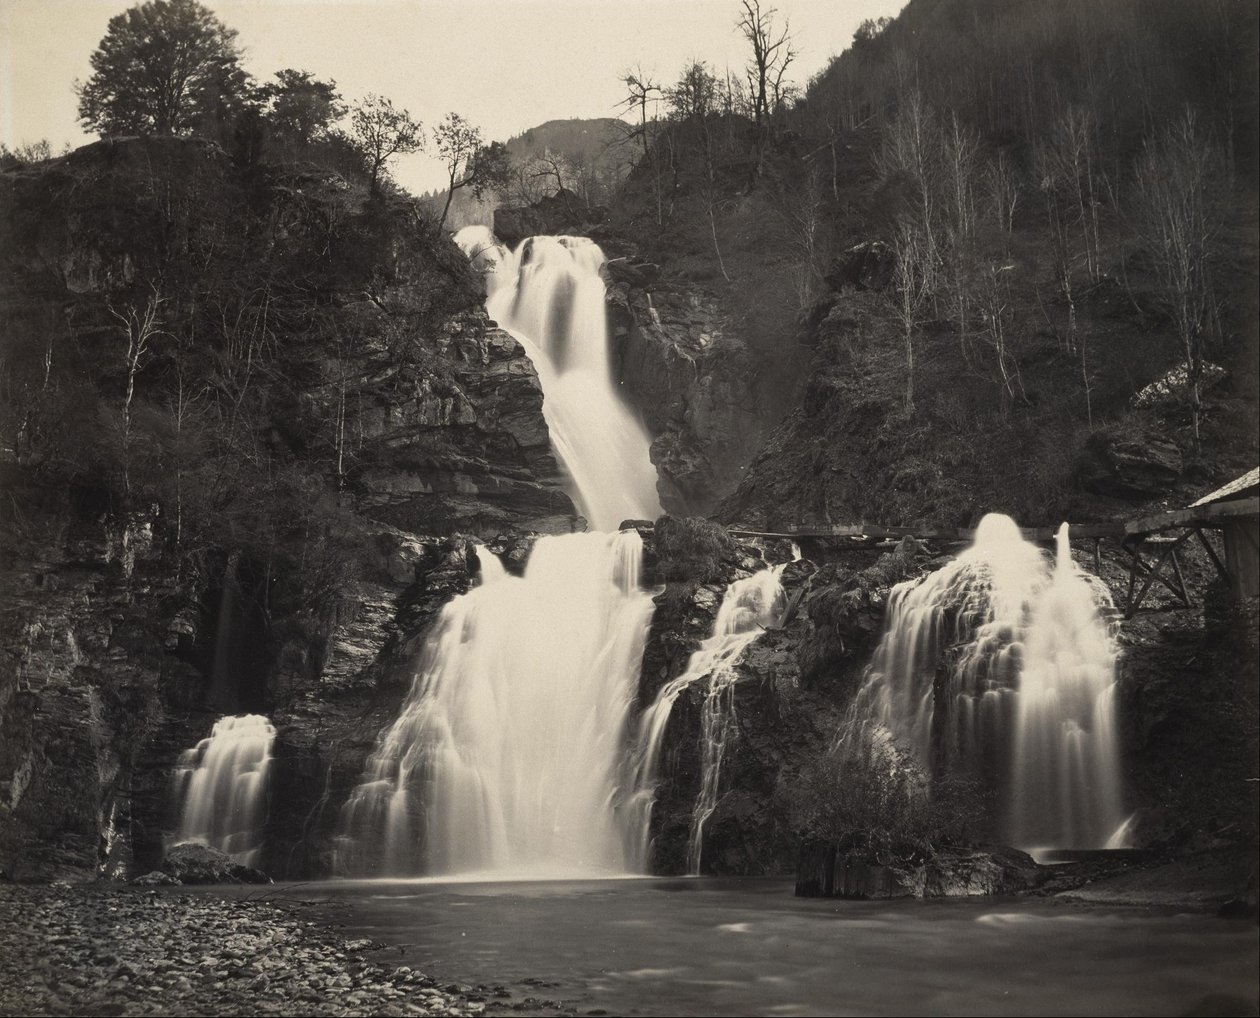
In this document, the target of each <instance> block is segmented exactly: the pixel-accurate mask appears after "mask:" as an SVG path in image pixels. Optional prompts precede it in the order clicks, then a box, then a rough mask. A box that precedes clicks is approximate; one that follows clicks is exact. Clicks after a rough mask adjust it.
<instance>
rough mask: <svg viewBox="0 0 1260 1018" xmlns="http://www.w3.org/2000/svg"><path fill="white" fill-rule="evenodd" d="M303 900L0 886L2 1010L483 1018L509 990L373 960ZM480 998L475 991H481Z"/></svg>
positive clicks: (361, 943)
mask: <svg viewBox="0 0 1260 1018" xmlns="http://www.w3.org/2000/svg"><path fill="white" fill-rule="evenodd" d="M382 946H383V945H380V944H375V943H372V942H371V941H367V940H344V939H342V938H340V937H338V936H337V935H336V934H334V933H332V932H331V931H329V930H328V929H326V928H323V927H321V926H319V925H317V924H316V923H313V922H310V921H309V920H304V919H302V918H301V916H300V914H299V913H298V911H297V906H295V905H289V904H281V903H277V902H268V901H258V900H251V899H249V898H244V899H240V898H238V899H234V900H231V899H223V898H220V897H217V896H208V895H207V896H203V895H199V894H198V895H191V894H186V893H179V892H177V891H173V890H171V891H167V890H162V891H156V890H141V889H140V888H122V887H118V886H103V885H96V886H89V885H80V886H76V887H71V886H69V885H65V884H55V885H52V886H24V885H0V1015H56V1014H111V1015H185V1014H214V1015H304V1014H320V1015H365V1014H371V1015H479V1014H482V1013H484V1012H485V1011H486V1009H487V1001H490V1000H493V1001H495V1002H496V1003H497V1004H498V1005H499V1006H498V1008H496V1009H501V1010H507V1009H511V1003H510V1002H508V1001H507V1000H506V999H505V998H507V996H508V993H507V991H506V990H505V989H504V988H502V987H477V988H473V987H467V986H456V985H454V984H451V985H446V986H440V985H439V984H438V982H437V981H436V980H435V979H433V978H432V977H430V976H427V975H425V974H424V973H423V972H418V971H415V970H414V969H412V968H410V967H408V966H406V965H399V966H397V967H395V966H393V965H386V964H382V963H380V962H379V961H373V960H371V958H372V954H373V953H374V952H377V951H379V950H380V949H381V948H382ZM478 998H480V999H478Z"/></svg>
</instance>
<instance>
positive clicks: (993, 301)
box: [977, 263, 1023, 414]
mask: <svg viewBox="0 0 1260 1018" xmlns="http://www.w3.org/2000/svg"><path fill="white" fill-rule="evenodd" d="M1010 271H1011V266H1009V265H994V264H993V263H989V264H988V265H986V266H985V267H984V269H983V271H982V272H981V273H980V285H979V288H978V294H977V296H978V303H979V305H980V315H981V318H982V319H983V320H984V327H985V328H984V336H985V338H986V339H987V340H988V342H989V345H990V346H992V347H993V353H994V359H995V360H996V362H997V369H998V376H999V377H1000V378H1001V380H1002V388H1001V406H1002V413H1003V414H1005V413H1006V412H1007V410H1008V409H1009V408H1010V405H1011V403H1012V402H1014V400H1015V393H1016V388H1020V389H1021V390H1022V387H1023V383H1022V381H1021V380H1020V373H1019V364H1018V362H1017V361H1016V359H1015V356H1014V354H1013V353H1012V351H1011V349H1010V339H1009V336H1008V333H1007V329H1008V320H1009V318H1010V310H1011V300H1010V287H1009V284H1008V276H1009V274H1010Z"/></svg>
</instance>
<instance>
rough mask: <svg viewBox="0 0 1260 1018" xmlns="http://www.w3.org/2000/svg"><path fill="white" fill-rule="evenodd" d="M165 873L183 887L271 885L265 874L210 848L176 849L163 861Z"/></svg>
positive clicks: (188, 845) (178, 847)
mask: <svg viewBox="0 0 1260 1018" xmlns="http://www.w3.org/2000/svg"><path fill="white" fill-rule="evenodd" d="M162 872H163V873H166V874H169V875H170V876H171V877H173V878H174V880H175V881H176V882H177V883H181V884H269V883H271V878H270V877H268V876H267V874H265V873H263V872H262V871H261V870H256V869H253V868H252V867H250V866H242V865H241V864H240V863H238V862H236V861H235V860H233V859H232V857H231V856H229V855H226V854H225V853H223V852H220V851H219V850H218V849H214V848H210V847H209V846H207V845H197V844H192V843H185V844H182V845H176V846H175V847H174V848H172V849H171V850H170V851H169V852H167V854H166V858H165V859H164V860H162Z"/></svg>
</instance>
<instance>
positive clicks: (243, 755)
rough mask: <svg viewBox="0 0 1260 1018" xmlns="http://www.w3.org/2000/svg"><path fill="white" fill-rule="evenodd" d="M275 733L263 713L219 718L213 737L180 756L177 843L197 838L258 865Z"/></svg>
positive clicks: (241, 861)
mask: <svg viewBox="0 0 1260 1018" xmlns="http://www.w3.org/2000/svg"><path fill="white" fill-rule="evenodd" d="M275 737H276V730H275V728H273V727H272V725H271V722H270V721H268V720H267V719H266V718H265V717H262V716H261V715H259V714H246V715H244V716H242V717H228V718H220V719H219V720H218V721H216V722H215V725H214V728H213V729H212V730H211V732H210V735H209V737H208V738H205V739H202V740H201V741H200V742H199V743H197V745H196V746H195V747H193V748H192V749H188V750H185V751H184V752H183V753H181V754H180V757H179V763H178V765H177V766H176V769H175V774H174V779H173V780H174V784H175V789H174V791H175V796H176V801H177V802H179V803H180V820H179V829H178V831H177V832H176V834H175V841H176V843H179V842H186V841H193V842H198V843H199V844H202V845H209V846H210V847H211V848H217V849H219V851H221V852H226V853H227V854H228V855H230V856H232V857H233V858H234V859H235V860H236V861H237V862H240V863H243V864H244V865H246V866H254V865H257V863H258V857H259V855H260V853H261V849H262V823H263V820H264V819H265V816H264V810H265V806H266V789H267V771H268V769H269V768H270V765H271V744H272V742H273V741H274V739H275Z"/></svg>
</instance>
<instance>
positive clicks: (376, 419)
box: [0, 138, 577, 879]
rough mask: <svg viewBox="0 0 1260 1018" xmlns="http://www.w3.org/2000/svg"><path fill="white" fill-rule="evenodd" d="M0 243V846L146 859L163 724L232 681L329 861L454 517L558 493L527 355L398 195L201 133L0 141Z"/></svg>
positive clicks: (517, 533) (158, 843)
mask: <svg viewBox="0 0 1260 1018" xmlns="http://www.w3.org/2000/svg"><path fill="white" fill-rule="evenodd" d="M0 251H2V252H3V256H2V258H3V275H2V276H0V321H5V322H6V323H7V330H6V333H5V335H4V337H3V350H2V351H0V353H2V354H3V357H4V359H5V363H6V366H7V367H9V368H10V369H11V370H12V371H13V372H15V373H14V374H13V375H11V376H9V377H10V383H9V384H10V386H11V389H12V392H13V394H14V396H15V399H14V401H13V402H12V403H11V405H9V406H5V407H4V408H3V421H2V423H3V430H2V434H3V443H2V444H0V472H2V483H3V486H4V490H5V494H6V499H5V500H4V501H5V504H4V506H3V508H2V509H0V527H2V530H0V577H2V580H3V586H2V587H0V872H3V873H4V874H7V875H9V876H13V877H16V878H18V879H41V878H48V877H52V876H68V877H80V878H85V877H93V876H95V875H97V874H99V873H104V874H106V875H110V876H115V875H121V874H125V873H128V872H137V871H139V872H144V871H147V870H150V869H153V868H154V867H155V866H156V865H157V863H158V862H159V861H160V858H161V855H162V853H163V851H164V848H165V841H166V839H168V838H169V836H170V834H171V832H172V831H173V830H174V827H175V825H176V821H177V817H175V816H174V815H173V802H172V789H171V781H170V777H171V770H172V766H173V764H174V761H175V760H176V758H177V756H178V754H179V752H180V751H181V750H182V749H185V748H188V747H190V746H192V745H195V743H196V742H197V741H198V740H199V739H201V738H203V737H204V736H205V735H207V734H208V733H209V730H210V728H211V726H212V724H213V722H214V720H215V718H216V717H217V716H218V715H220V714H222V713H225V712H226V713H231V712H243V711H245V710H249V711H255V712H259V713H266V714H267V715H269V716H270V717H271V719H272V720H273V721H274V722H275V724H276V725H277V728H278V729H279V736H278V738H277V741H276V747H275V752H276V757H277V760H276V764H275V767H274V768H273V776H274V779H275V780H274V782H273V793H272V800H271V811H270V817H271V819H270V821H269V830H268V834H269V844H270V846H271V848H270V851H269V857H268V859H267V860H266V864H267V866H268V867H269V868H271V869H272V870H273V871H274V872H276V873H279V874H299V873H303V874H309V873H311V872H316V871H319V872H326V871H327V865H328V862H329V859H330V857H331V847H330V846H331V840H330V839H331V837H332V832H333V829H334V828H335V821H336V807H337V806H339V805H340V802H341V801H342V800H343V799H344V792H345V790H346V787H347V786H348V785H350V784H353V781H354V780H355V778H357V776H358V774H359V773H360V771H361V769H362V764H363V760H364V758H365V756H366V754H367V752H368V751H369V750H370V748H371V745H372V742H373V740H374V738H375V735H376V733H377V731H379V729H380V728H381V727H382V726H383V725H384V724H385V723H387V722H388V720H390V718H391V717H392V716H393V713H394V712H395V711H396V709H397V706H398V704H399V703H400V702H401V700H402V698H403V696H405V694H406V691H407V688H408V685H409V681H410V672H409V661H410V657H411V656H412V654H413V653H414V651H415V649H416V647H417V645H418V641H419V640H421V639H422V638H423V633H424V631H425V629H426V628H427V625H428V623H429V622H430V621H431V620H432V618H433V617H434V615H435V614H436V613H437V611H439V610H440V608H441V606H442V604H444V603H445V602H446V601H447V600H449V598H450V597H452V596H454V595H455V594H457V593H460V592H462V591H464V590H466V589H467V588H468V585H469V584H470V582H472V577H473V575H475V572H476V562H475V559H474V558H471V557H470V555H469V547H470V540H471V538H472V537H474V536H475V537H478V538H480V539H482V540H486V541H489V542H492V543H493V542H494V541H496V540H498V539H500V537H501V540H502V542H503V545H502V546H503V547H504V548H507V547H509V546H510V547H511V548H516V547H517V546H518V545H519V544H520V542H521V540H522V539H523V538H524V537H526V536H527V535H528V534H531V533H536V532H566V531H568V530H571V529H572V528H573V527H574V526H575V525H576V523H577V517H576V516H575V513H574V509H573V505H572V502H571V501H570V499H569V498H568V496H567V495H566V494H565V493H564V492H563V490H562V488H561V477H560V471H559V468H558V467H557V464H556V462H555V459H554V458H553V456H552V454H551V451H550V446H549V441H548V434H547V427H546V423H545V421H544V420H543V417H542V391H541V388H540V387H539V384H538V379H537V375H536V374H535V372H534V369H533V366H532V364H531V363H530V361H529V359H528V357H527V356H526V355H525V353H524V351H523V349H522V348H521V346H520V345H519V344H518V343H517V342H516V341H515V340H514V339H513V338H512V337H511V336H510V335H508V334H507V333H506V332H504V331H503V330H501V329H498V328H496V327H494V326H492V325H491V324H490V323H489V321H488V320H487V318H486V316H485V314H484V312H483V311H482V310H480V308H479V306H478V305H479V302H480V300H479V296H478V294H477V288H476V285H475V282H474V280H473V279H472V277H471V274H470V273H469V270H468V268H467V264H466V262H465V260H464V258H463V257H462V255H460V253H459V252H458V250H457V249H456V248H455V247H454V245H453V244H451V243H450V241H449V240H448V239H446V238H444V237H434V236H433V235H432V234H431V232H429V231H428V228H427V227H426V226H425V225H424V223H423V222H422V221H421V220H419V219H417V217H416V216H415V215H414V210H413V209H412V208H411V207H410V206H409V205H408V204H407V203H406V202H404V201H394V200H391V199H372V200H368V198H367V196H366V194H365V193H364V192H363V191H361V190H357V189H356V188H355V187H354V186H353V185H350V184H348V183H347V182H346V181H345V180H342V179H341V178H340V177H338V176H337V175H336V174H335V173H330V172H314V171H308V170H304V171H302V172H300V173H288V172H281V171H278V170H275V169H274V168H271V167H258V166H254V167H252V168H251V167H245V168H241V167H240V166H239V165H238V164H237V163H236V162H235V161H234V160H233V159H231V158H229V157H228V155H227V154H226V153H224V152H223V151H222V150H221V149H219V148H218V147H217V146H215V145H214V144H212V143H206V142H204V141H201V140H196V139H177V138H152V139H131V140H122V141H118V142H112V143H111V142H102V143H98V144H94V145H91V146H87V147H85V148H83V149H80V150H78V151H76V152H74V153H72V154H71V155H69V156H67V157H64V158H62V159H58V160H53V161H50V162H48V163H45V164H40V165H36V166H28V167H23V168H20V169H17V170H13V171H10V172H6V173H4V174H0ZM152 295H156V296H157V297H158V298H160V300H159V303H158V305H157V307H158V313H157V322H158V324H159V326H160V327H161V331H160V333H159V334H157V335H155V336H154V337H153V339H152V341H151V343H150V346H149V347H148V348H147V350H146V352H145V354H144V356H143V357H139V358H137V360H136V369H135V370H134V371H133V372H132V377H131V378H129V377H128V371H127V364H128V362H127V337H126V333H125V327H124V324H123V318H119V317H118V315H117V314H115V312H121V313H122V314H123V316H124V318H125V316H126V311H127V309H129V308H131V309H134V308H140V309H143V307H144V302H145V301H146V300H148V299H149V298H150V297H151V296H152ZM132 382H134V396H133V395H132V392H131V389H130V384H131V383H132ZM124 394H125V395H124ZM124 399H126V400H129V401H130V402H129V403H127V404H124V402H123V401H124ZM120 422H121V423H120ZM123 426H125V427H126V428H127V429H128V430H127V431H126V432H121V428H122V427H123ZM179 428H184V429H185V430H184V431H179V430H177V429H179ZM120 433H121V434H122V435H123V437H122V440H121V441H120V440H119V439H118V437H117V436H118V435H119V434H120ZM189 435H191V437H189ZM237 477H239V478H240V480H239V481H237V480H236V478H237ZM264 500H269V501H266V502H264ZM229 594H231V596H229ZM224 647H227V648H228V650H227V651H224V649H223V648H224Z"/></svg>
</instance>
